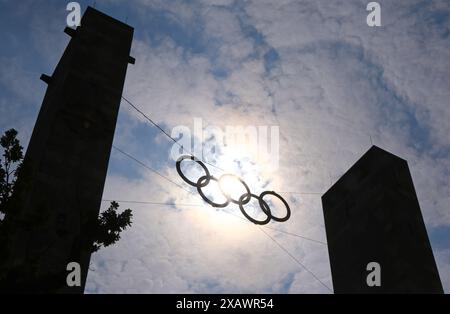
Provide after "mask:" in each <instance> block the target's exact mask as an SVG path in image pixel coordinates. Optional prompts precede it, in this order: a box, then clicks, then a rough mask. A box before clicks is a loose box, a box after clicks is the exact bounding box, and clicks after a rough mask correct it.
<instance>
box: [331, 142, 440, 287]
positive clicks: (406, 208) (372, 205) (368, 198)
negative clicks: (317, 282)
mask: <svg viewBox="0 0 450 314" xmlns="http://www.w3.org/2000/svg"><path fill="white" fill-rule="evenodd" d="M322 204H323V211H324V217H325V226H326V233H327V240H328V251H329V255H330V263H331V273H332V277H333V286H334V291H335V293H443V288H442V284H441V281H440V279H439V273H438V270H437V267H436V263H435V260H434V257H433V252H432V250H431V246H430V242H429V240H428V236H427V231H426V228H425V225H424V222H423V218H422V214H421V211H420V207H419V202H418V200H417V196H416V192H415V189H414V185H413V181H412V178H411V174H410V172H409V168H408V164H407V162H406V161H405V160H403V159H401V158H399V157H397V156H395V155H393V154H391V153H388V152H386V151H384V150H382V149H380V148H378V147H376V146H373V147H372V148H371V149H370V150H369V151H368V152H367V153H366V154H364V156H363V157H362V158H361V159H360V160H358V161H357V162H356V163H355V164H354V165H353V166H352V167H351V168H350V170H348V171H347V173H345V174H344V175H343V176H342V177H341V178H340V179H339V180H338V182H337V183H336V184H334V185H333V187H331V188H330V189H329V190H328V191H327V192H326V193H325V194H324V195H323V197H322ZM372 262H375V263H377V264H370V265H369V263H372ZM368 265H369V267H368ZM378 266H379V267H378ZM368 277H369V278H368ZM377 280H379V282H377ZM378 283H379V284H381V285H379V286H378Z"/></svg>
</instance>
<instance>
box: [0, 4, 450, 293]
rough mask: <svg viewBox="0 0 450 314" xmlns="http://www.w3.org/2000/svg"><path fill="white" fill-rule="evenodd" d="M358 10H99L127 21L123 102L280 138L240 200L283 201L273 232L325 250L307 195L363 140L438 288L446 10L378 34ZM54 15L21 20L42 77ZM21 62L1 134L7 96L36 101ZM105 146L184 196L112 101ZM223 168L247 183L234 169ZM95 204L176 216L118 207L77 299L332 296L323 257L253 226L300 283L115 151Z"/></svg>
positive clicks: (316, 208)
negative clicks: (408, 184)
mask: <svg viewBox="0 0 450 314" xmlns="http://www.w3.org/2000/svg"><path fill="white" fill-rule="evenodd" d="M366 4H367V3H366V2H364V1H358V0H352V1H345V2H330V1H319V2H317V1H291V0H280V1H276V2H273V1H266V0H258V1H245V2H236V1H190V2H186V1H176V0H173V1H146V0H140V1H135V2H133V3H132V5H131V4H130V5H129V7H127V8H124V7H123V6H124V4H123V3H122V2H119V1H116V0H115V1H112V0H111V1H105V2H103V3H102V6H103V7H104V8H103V7H102V8H101V9H105V10H106V11H107V12H111V14H112V15H114V13H117V14H116V15H119V16H121V15H123V10H124V9H126V10H127V14H128V13H129V17H130V21H132V24H134V26H135V27H136V37H135V40H134V44H133V49H132V55H133V56H134V57H136V60H137V62H136V65H134V66H130V67H129V70H128V74H127V80H126V86H125V92H124V94H125V95H126V96H127V97H128V98H129V99H131V100H132V101H133V102H134V103H135V104H136V105H138V106H139V107H140V108H141V109H142V110H143V111H144V112H146V113H147V114H149V115H150V116H151V118H152V119H153V120H154V121H155V122H157V123H159V124H160V125H161V126H163V127H164V129H166V130H168V131H170V130H171V129H172V128H173V127H175V126H178V125H185V126H188V127H190V128H192V126H193V121H194V118H196V117H197V118H202V119H203V121H204V124H205V125H214V126H219V127H224V126H226V125H244V126H245V125H254V126H259V125H269V126H270V125H278V126H279V127H280V133H281V134H280V168H279V169H278V170H277V171H268V170H264V169H262V170H259V171H253V168H252V171H247V172H245V179H246V180H249V182H250V181H251V182H252V186H251V189H252V191H255V192H256V193H258V192H261V191H262V190H263V189H273V190H276V191H280V192H283V193H284V194H283V195H285V196H286V199H289V202H290V203H291V204H293V206H292V207H293V210H292V218H291V220H290V221H289V222H287V223H284V224H274V225H271V226H274V227H275V228H277V229H280V230H281V231H283V232H289V233H294V234H299V235H303V236H306V237H310V238H312V239H317V240H323V239H324V238H325V230H324V226H323V215H322V206H321V202H320V193H323V192H325V191H326V190H327V189H328V188H329V187H330V186H331V184H332V183H333V182H335V181H336V180H337V179H338V178H339V177H340V176H341V175H342V174H343V173H344V172H345V171H346V170H347V169H348V168H349V167H350V166H351V165H352V164H353V163H354V162H355V161H356V160H357V159H358V158H359V157H360V156H361V155H362V154H363V153H364V152H365V151H367V149H368V148H369V147H370V146H371V145H372V143H373V144H376V145H378V146H380V147H382V148H384V149H387V150H389V151H391V152H393V153H395V154H397V155H399V156H401V157H403V158H405V159H407V160H408V162H409V166H410V169H411V173H412V176H413V179H414V183H415V187H416V191H417V194H418V198H419V201H420V204H421V208H422V213H423V216H424V220H425V222H426V225H427V228H428V231H429V234H430V235H431V242H432V245H433V248H434V253H435V256H436V260H437V263H438V266H439V269H440V273H441V276H442V280H443V283H444V285H445V287H446V291H448V289H450V286H449V285H450V278H449V277H448V276H447V275H446V274H447V273H450V272H448V271H447V272H446V269H448V267H449V263H448V260H449V259H448V247H446V246H445V245H443V243H444V244H445V243H446V242H445V241H444V242H443V240H442V239H443V237H445V233H444V235H443V233H442V230H447V229H448V227H449V226H450V215H449V213H448V207H449V205H450V199H449V198H448V191H449V182H450V180H449V178H450V158H449V153H450V150H449V148H450V139H449V137H448V134H449V133H450V132H449V131H450V129H449V128H450V124H449V123H448V121H449V118H450V109H449V107H448V99H449V96H450V95H449V93H450V92H449V89H448V86H450V79H449V76H448V74H447V73H449V72H450V69H449V67H450V64H449V62H448V60H449V57H450V56H449V53H450V49H449V48H450V47H449V45H450V44H449V43H450V42H449V41H448V34H449V29H450V20H449V13H448V12H449V11H450V4H449V3H448V2H447V1H433V2H427V1H419V0H414V1H395V2H381V5H382V24H383V27H382V28H370V27H367V25H366V16H367V12H366V10H365V7H366ZM41 9H42V10H43V9H44V8H41ZM56 11H57V10H56V9H54V8H53V9H52V10H51V11H49V12H53V13H51V16H52V18H49V20H51V21H52V22H51V23H46V21H45V20H44V19H42V18H39V16H41V15H40V14H36V15H35V16H34V17H33V18H31V19H28V21H29V22H30V23H29V25H30V28H31V29H34V30H35V32H33V34H32V38H30V39H29V42H30V43H33V44H34V45H35V46H37V47H39V50H40V51H41V52H42V55H39V60H40V62H41V64H42V65H48V66H47V68H48V67H50V66H51V65H52V64H56V62H57V60H58V58H59V56H60V52H61V51H62V50H61V49H62V48H63V46H64V45H65V42H64V40H67V39H64V40H63V39H62V36H63V34H61V30H62V27H61V24H60V23H58V22H57V20H58V19H59V15H58V14H57V13H56ZM39 12H40V11H39ZM119 13H120V14H119ZM53 47H59V48H57V49H53ZM8 57H10V56H8ZM3 58H4V57H3ZM28 58H29V57H28ZM8 60H12V59H8ZM16 60H19V61H20V59H16ZM19 61H17V62H15V63H11V62H10V65H9V67H8V68H7V69H8V71H3V70H2V73H1V75H0V78H1V81H0V82H2V90H1V95H2V100H1V101H2V102H1V107H0V110H1V112H2V118H1V120H0V121H1V122H2V124H1V125H3V124H5V123H6V122H5V121H7V120H9V119H11V118H12V119H16V117H18V114H19V113H18V110H17V111H16V110H13V109H5V108H7V107H6V105H5V104H6V101H7V100H6V99H7V98H5V97H4V95H6V94H7V93H11V94H14V95H15V97H17V98H18V99H23V102H24V103H30V102H32V99H31V98H28V97H33V99H34V97H37V98H39V99H41V97H40V96H39V95H38V94H36V95H38V96H39V97H38V96H30V95H28V94H27V92H25V91H21V89H20V88H17V86H21V85H22V84H28V83H27V79H26V78H27V77H29V75H28V74H27V72H26V71H27V69H29V66H28V65H27V63H21V62H19ZM42 72H45V71H42ZM47 72H48V71H47ZM20 77H22V78H24V80H23V81H19V79H20ZM14 79H17V82H16V81H14ZM30 82H31V81H30ZM16 83H17V84H18V85H16ZM30 84H31V85H32V84H34V83H30ZM31 85H26V86H31ZM30 88H31V87H30ZM41 92H42V89H41ZM33 94H34V93H33ZM3 114H4V115H3ZM35 114H36V113H34V114H31V113H30V114H27V115H26V116H27V117H29V118H28V119H31V120H32V118H33V117H34V115H35ZM5 117H8V118H5ZM17 119H19V118H17ZM24 121H27V120H24ZM27 123H28V122H27ZM30 125H31V123H30ZM30 128H31V127H28V129H30ZM23 129H27V127H26V126H24V127H23ZM115 144H116V145H118V146H119V147H121V148H123V149H124V150H126V151H127V152H130V153H132V154H133V155H135V156H136V157H138V158H139V159H140V160H143V161H145V163H147V164H148V165H150V166H152V167H153V168H155V169H157V170H158V171H159V172H160V173H162V174H164V175H165V176H167V177H168V178H169V179H171V180H174V181H176V182H179V183H180V184H182V181H181V180H180V179H179V177H178V175H177V174H176V172H175V170H174V161H173V160H172V159H171V158H170V156H169V153H170V149H171V145H172V143H171V142H170V141H167V138H165V137H164V136H163V135H161V134H159V133H158V132H157V131H156V130H155V129H152V128H151V127H150V126H149V125H148V124H147V122H146V121H145V119H143V118H142V116H140V115H139V114H137V113H136V112H134V111H133V110H130V108H129V107H128V106H127V105H126V104H125V103H123V104H122V108H121V113H120V116H119V123H118V125H117V131H116V136H115ZM222 163H224V164H226V165H227V166H230V168H232V169H233V170H235V171H237V172H241V173H238V174H241V175H242V174H243V173H244V171H243V170H245V167H242V166H241V167H232V166H233V165H234V164H233V162H232V161H229V160H226V161H225V162H224V161H223V160H222ZM255 168H257V167H255ZM261 168H264V167H261ZM211 171H212V172H214V173H215V174H216V175H219V174H220V171H219V170H218V169H214V171H213V170H211ZM185 187H186V188H187V189H189V187H188V186H185ZM193 192H194V194H196V191H193ZM287 192H300V193H302V192H303V193H306V194H293V193H287ZM104 198H105V199H122V200H135V201H153V202H168V203H174V202H175V203H177V204H180V205H178V206H161V205H149V204H147V205H145V204H129V206H131V207H132V209H133V211H134V214H135V216H134V224H133V227H132V228H131V229H129V230H128V231H126V232H125V233H124V236H123V239H122V240H121V241H120V242H119V243H118V244H117V245H116V246H114V247H112V248H107V249H104V250H102V251H100V252H99V253H96V254H95V255H94V256H93V258H92V266H91V268H92V269H94V270H93V271H91V272H90V273H89V276H88V285H87V291H88V292H90V293H101V292H113V293H117V292H170V293H181V292H185V293H187V292H202V293H208V292H274V293H286V292H289V293H303V292H313V293H326V292H328V290H327V289H326V288H325V287H324V286H323V285H322V283H321V282H320V281H318V280H317V278H319V279H320V280H321V281H322V282H323V283H325V284H326V285H328V286H329V287H331V276H330V268H329V261H328V252H327V249H326V246H324V245H321V244H318V243H314V242H311V241H308V240H305V239H301V238H299V237H293V236H292V235H288V234H286V233H283V232H277V231H275V230H271V229H267V230H266V229H264V230H265V231H267V232H268V233H269V234H270V235H271V236H272V237H273V238H274V239H275V240H276V241H278V242H279V243H280V244H281V245H282V246H283V247H285V248H286V249H287V250H288V251H289V252H290V253H291V254H292V255H293V256H294V257H295V258H296V259H297V260H298V261H300V262H301V263H302V264H303V265H304V266H305V267H306V268H307V269H308V270H309V271H308V270H306V269H305V268H304V267H302V266H301V265H299V264H298V263H296V262H295V260H293V259H292V258H291V257H290V256H288V255H287V254H286V252H284V251H283V250H282V249H280V247H279V246H278V245H277V244H276V243H274V242H273V241H271V240H270V239H269V238H268V237H267V236H266V235H265V234H264V233H263V232H261V230H259V229H258V228H257V227H255V226H253V225H251V224H248V223H246V222H245V221H241V220H240V219H239V218H236V217H235V216H233V215H230V214H226V213H223V212H222V211H215V210H213V209H211V208H210V207H208V206H206V205H198V204H202V203H201V201H200V199H199V198H198V197H196V196H195V195H191V194H186V193H185V192H184V191H183V190H180V189H179V188H178V187H176V186H174V185H173V184H171V183H170V182H168V181H167V180H164V179H163V178H161V177H159V176H157V175H154V174H152V173H150V172H147V171H146V170H145V169H143V168H142V167H140V166H139V165H136V164H133V162H132V161H130V160H128V159H127V158H125V157H124V156H122V155H120V154H119V153H117V152H114V153H113V155H112V158H111V164H110V171H109V175H108V178H107V183H106V187H105V192H104ZM105 205H106V204H105ZM126 205H128V204H125V203H123V204H121V207H122V208H124V207H125V206H126ZM230 210H231V211H232V213H233V214H236V215H237V216H240V215H241V213H240V212H239V209H238V208H233V207H231V208H230ZM310 272H312V273H313V274H314V276H317V278H314V276H313V275H312V274H311V273H310Z"/></svg>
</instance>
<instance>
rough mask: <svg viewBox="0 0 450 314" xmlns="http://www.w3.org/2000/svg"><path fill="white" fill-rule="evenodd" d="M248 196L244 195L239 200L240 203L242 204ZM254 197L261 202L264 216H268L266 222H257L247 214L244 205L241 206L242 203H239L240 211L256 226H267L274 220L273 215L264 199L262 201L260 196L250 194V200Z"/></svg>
mask: <svg viewBox="0 0 450 314" xmlns="http://www.w3.org/2000/svg"><path fill="white" fill-rule="evenodd" d="M246 196H248V195H246V194H243V195H242V196H241V197H240V198H239V202H241V201H242V199H243V198H245V197H246ZM252 197H254V198H256V199H258V200H259V205H260V207H261V209H262V211H263V212H264V214H266V215H267V219H265V220H256V219H255V218H253V217H251V216H250V215H249V214H247V212H246V211H245V209H244V206H243V204H241V203H239V209H240V210H241V212H242V214H243V215H244V216H245V217H246V218H247V219H248V220H250V221H251V222H253V223H254V224H256V225H267V224H268V223H269V222H270V219H271V218H272V215H271V213H270V208H269V205H268V204H267V203H266V202H265V201H264V200H263V199H261V197H259V196H258V195H255V194H250V199H251V198H252Z"/></svg>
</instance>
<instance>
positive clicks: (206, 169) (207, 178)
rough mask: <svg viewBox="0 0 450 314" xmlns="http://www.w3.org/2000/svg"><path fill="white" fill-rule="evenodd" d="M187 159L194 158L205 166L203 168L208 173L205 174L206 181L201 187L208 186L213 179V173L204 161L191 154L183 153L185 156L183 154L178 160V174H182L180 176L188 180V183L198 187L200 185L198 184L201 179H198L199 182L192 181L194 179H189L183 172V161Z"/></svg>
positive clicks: (185, 180)
mask: <svg viewBox="0 0 450 314" xmlns="http://www.w3.org/2000/svg"><path fill="white" fill-rule="evenodd" d="M185 159H190V160H193V161H195V162H196V163H198V164H199V165H200V166H201V167H202V168H203V170H204V171H205V174H206V176H205V177H206V180H205V182H203V183H202V184H201V186H200V187H202V188H204V187H205V186H207V185H208V184H209V181H210V179H211V175H210V174H209V170H208V168H206V166H205V164H204V163H203V162H201V161H200V160H198V159H197V158H195V157H194V156H190V155H183V156H181V157H180V158H178V160H177V172H178V174H179V175H180V177H181V178H182V179H183V181H184V182H186V183H187V184H189V185H192V186H195V187H196V188H198V187H199V186H198V185H197V184H198V183H199V181H200V180H199V181H197V183H195V182H192V181H191V180H189V179H188V178H187V177H186V176H185V175H184V174H183V172H182V171H181V162H182V161H183V160H185Z"/></svg>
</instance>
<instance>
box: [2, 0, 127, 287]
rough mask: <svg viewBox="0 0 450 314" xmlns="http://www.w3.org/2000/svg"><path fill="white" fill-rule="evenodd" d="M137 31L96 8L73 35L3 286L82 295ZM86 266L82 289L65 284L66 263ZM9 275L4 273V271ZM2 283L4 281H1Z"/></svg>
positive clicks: (35, 149) (26, 186)
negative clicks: (132, 44) (90, 230)
mask: <svg viewBox="0 0 450 314" xmlns="http://www.w3.org/2000/svg"><path fill="white" fill-rule="evenodd" d="M133 31H134V30H133V28H132V27H130V26H128V25H126V24H124V23H121V22H119V21H117V20H115V19H113V18H111V17H109V16H107V15H105V14H103V13H101V12H99V11H97V10H95V9H93V8H90V7H89V8H87V10H86V12H85V14H84V16H83V18H82V20H81V26H80V27H78V28H77V29H76V30H74V29H71V28H66V29H65V32H66V33H67V34H68V35H69V36H70V37H72V38H71V40H70V43H69V44H68V46H67V48H66V50H65V52H64V55H63V56H62V58H61V60H60V62H59V63H58V65H57V67H56V69H55V71H54V73H53V75H52V76H51V77H49V76H46V75H43V76H42V77H41V79H42V80H43V81H45V82H46V83H48V88H47V92H46V94H45V97H44V101H43V104H42V107H41V110H40V112H39V116H38V119H37V122H36V125H35V128H34V130H33V134H32V137H31V141H30V143H29V146H28V149H27V153H26V157H25V165H26V176H25V177H26V179H24V178H20V180H21V181H20V183H21V187H22V188H21V193H20V197H16V200H17V199H18V200H19V201H17V202H18V203H17V204H16V207H17V208H15V209H14V215H13V216H12V217H9V215H7V217H6V221H7V224H8V233H9V236H10V241H9V243H8V245H7V248H6V253H5V254H6V258H5V259H4V260H3V261H2V262H1V263H2V266H6V269H9V271H8V274H7V276H6V279H4V280H3V281H2V282H1V283H0V289H2V290H3V289H4V290H6V291H29V292H69V293H82V292H83V291H84V286H85V282H86V277H87V272H88V268H89V262H90V257H91V251H90V247H91V245H92V241H91V237H90V236H89V232H88V230H89V226H90V225H91V224H92V223H94V222H95V221H96V219H97V217H98V214H99V211H100V205H101V198H102V193H103V188H104V183H105V178H106V173H107V168H108V162H109V156H110V152H111V146H112V141H113V137H114V131H115V127H116V121H117V115H118V112H119V106H120V102H121V95H122V90H123V86H124V82H125V76H126V71H127V66H128V63H134V59H133V58H132V57H130V49H131V43H132V39H133ZM71 262H77V263H79V264H80V265H81V276H82V285H81V287H73V288H69V287H68V286H67V284H66V277H67V275H68V273H69V272H68V271H67V270H66V267H67V265H68V263H71ZM3 275H4V274H3ZM3 278H5V277H3Z"/></svg>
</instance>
